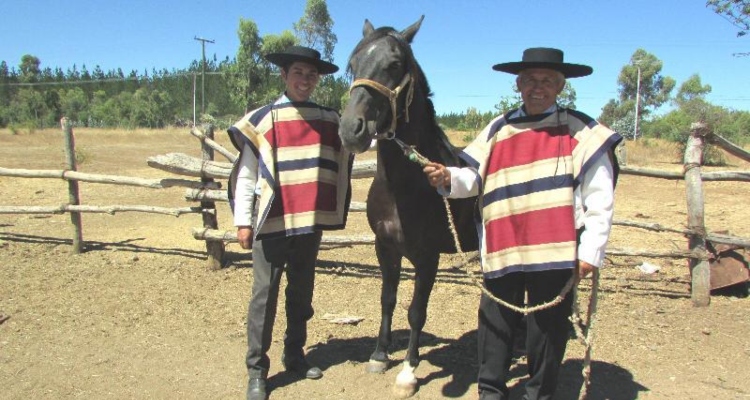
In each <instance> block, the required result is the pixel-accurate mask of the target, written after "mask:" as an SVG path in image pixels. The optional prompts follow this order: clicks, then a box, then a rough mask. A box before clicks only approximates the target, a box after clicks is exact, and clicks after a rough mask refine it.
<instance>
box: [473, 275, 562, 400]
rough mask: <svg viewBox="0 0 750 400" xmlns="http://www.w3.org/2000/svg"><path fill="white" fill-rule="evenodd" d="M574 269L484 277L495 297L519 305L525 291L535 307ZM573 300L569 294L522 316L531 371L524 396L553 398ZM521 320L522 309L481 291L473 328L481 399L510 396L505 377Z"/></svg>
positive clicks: (528, 398)
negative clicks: (509, 305) (504, 304)
mask: <svg viewBox="0 0 750 400" xmlns="http://www.w3.org/2000/svg"><path fill="white" fill-rule="evenodd" d="M572 274H573V270H572V269H565V270H552V271H540V272H514V273H510V274H507V275H504V276H502V277H500V278H497V279H489V280H485V285H486V286H487V289H488V290H489V291H490V293H492V294H493V295H494V296H496V297H498V298H501V299H503V300H505V301H506V302H509V303H511V304H514V305H517V306H522V305H523V304H524V293H525V291H528V296H529V297H528V301H529V305H530V306H535V305H538V304H541V303H546V302H549V301H551V300H552V299H554V298H555V296H557V295H558V294H559V293H560V291H561V290H562V288H563V287H564V286H565V284H566V283H567V282H568V279H570V277H571V276H572ZM572 301H573V296H572V294H571V293H569V294H568V295H567V296H566V297H565V300H563V302H562V303H560V304H558V305H557V306H555V307H552V308H548V309H545V310H541V311H537V312H535V313H532V314H529V315H528V316H527V317H526V318H525V321H526V350H527V353H528V367H529V375H530V378H529V380H528V381H527V383H526V386H525V389H526V394H525V396H524V399H526V400H549V399H552V398H553V395H554V393H555V388H556V387H557V376H558V372H559V369H560V364H561V363H562V360H563V357H565V347H566V346H567V341H568V338H569V333H570V320H569V319H568V317H569V316H570V314H571V306H572ZM522 321H523V319H522V314H520V313H518V312H515V311H512V310H510V309H509V308H507V307H505V306H503V305H501V304H498V303H497V302H495V301H494V300H492V299H491V298H489V297H488V296H486V295H484V294H482V298H481V300H480V303H479V329H478V332H477V341H478V345H479V353H478V354H479V376H478V387H479V393H480V399H482V400H489V399H492V400H502V399H507V398H508V393H509V390H508V386H507V384H506V382H507V380H508V371H509V369H510V365H511V358H512V356H513V342H514V339H515V338H514V335H515V334H516V332H518V329H517V328H518V325H519V324H520V323H522Z"/></svg>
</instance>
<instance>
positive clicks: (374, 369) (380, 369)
mask: <svg viewBox="0 0 750 400" xmlns="http://www.w3.org/2000/svg"><path fill="white" fill-rule="evenodd" d="M366 369H367V372H369V373H371V374H382V373H384V372H385V370H386V369H388V363H387V362H385V361H375V360H370V361H369V362H368V363H367V368H366Z"/></svg>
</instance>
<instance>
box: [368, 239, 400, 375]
mask: <svg viewBox="0 0 750 400" xmlns="http://www.w3.org/2000/svg"><path fill="white" fill-rule="evenodd" d="M375 253H376V254H377V257H378V262H379V264H380V274H381V277H382V283H381V287H380V331H379V332H378V339H377V342H376V343H375V351H373V352H372V355H370V362H369V363H368V364H367V372H374V373H382V372H385V370H386V369H387V368H388V362H389V357H388V348H389V347H390V345H391V339H392V338H391V323H392V322H393V311H394V310H395V308H396V297H397V294H398V283H399V278H400V277H401V255H400V254H398V253H397V252H396V250H395V249H393V248H390V247H389V246H385V245H382V244H381V243H376V245H375Z"/></svg>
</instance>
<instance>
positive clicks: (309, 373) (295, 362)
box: [281, 353, 323, 379]
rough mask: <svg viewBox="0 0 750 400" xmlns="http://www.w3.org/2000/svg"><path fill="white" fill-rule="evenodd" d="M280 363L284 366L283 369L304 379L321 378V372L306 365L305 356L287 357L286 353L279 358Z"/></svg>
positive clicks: (314, 367) (312, 366)
mask: <svg viewBox="0 0 750 400" xmlns="http://www.w3.org/2000/svg"><path fill="white" fill-rule="evenodd" d="M281 363H282V364H284V369H285V370H287V371H289V372H292V373H294V374H295V375H298V376H300V377H304V378H306V379H320V378H322V377H323V371H321V370H320V368H318V367H316V366H314V365H310V364H308V362H307V360H306V359H305V356H303V355H301V354H300V355H293V356H290V355H287V354H286V353H285V354H284V355H283V356H282V358H281Z"/></svg>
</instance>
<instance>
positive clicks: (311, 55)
mask: <svg viewBox="0 0 750 400" xmlns="http://www.w3.org/2000/svg"><path fill="white" fill-rule="evenodd" d="M265 57H266V60H268V61H270V62H272V63H273V64H276V65H278V66H279V67H282V68H283V67H286V66H288V65H291V64H292V63H293V62H295V61H302V62H306V63H308V64H312V65H314V66H315V67H316V68H318V73H319V74H321V75H325V74H332V73H334V72H336V71H338V70H339V67H338V66H336V64H332V63H329V62H328V61H324V60H321V59H320V52H318V51H317V50H315V49H311V48H309V47H304V46H291V47H287V48H286V50H284V51H282V52H278V53H269V54H266V56H265Z"/></svg>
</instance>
